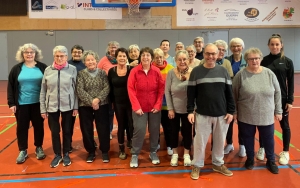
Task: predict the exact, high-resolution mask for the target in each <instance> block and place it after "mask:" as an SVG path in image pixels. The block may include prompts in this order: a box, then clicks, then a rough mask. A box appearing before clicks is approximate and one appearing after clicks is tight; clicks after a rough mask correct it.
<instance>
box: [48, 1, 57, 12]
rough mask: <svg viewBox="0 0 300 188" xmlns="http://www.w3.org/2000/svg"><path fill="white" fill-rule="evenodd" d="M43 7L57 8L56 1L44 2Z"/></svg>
mask: <svg viewBox="0 0 300 188" xmlns="http://www.w3.org/2000/svg"><path fill="white" fill-rule="evenodd" d="M45 4H46V5H45V9H46V10H58V5H57V2H55V1H53V0H50V1H48V2H47V3H45Z"/></svg>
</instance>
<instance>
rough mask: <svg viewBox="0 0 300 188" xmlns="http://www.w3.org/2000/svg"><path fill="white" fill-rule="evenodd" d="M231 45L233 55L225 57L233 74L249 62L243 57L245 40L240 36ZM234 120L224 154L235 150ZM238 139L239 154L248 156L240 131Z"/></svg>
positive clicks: (230, 125) (232, 40)
mask: <svg viewBox="0 0 300 188" xmlns="http://www.w3.org/2000/svg"><path fill="white" fill-rule="evenodd" d="M229 46H230V51H231V52H232V55H231V56H227V57H225V59H227V60H229V62H230V63H231V67H232V72H233V76H235V75H236V74H237V72H239V71H240V70H242V69H243V68H245V67H246V65H247V63H246V60H245V59H244V57H243V53H242V51H243V49H244V48H245V45H244V41H243V40H242V39H240V38H233V39H231V41H230V42H229ZM233 123H234V122H233V121H232V122H231V123H230V124H229V127H228V131H227V135H226V142H227V145H226V146H225V148H224V154H229V153H230V152H231V151H233V150H234V147H233V140H232V135H233ZM238 139H239V145H240V147H239V156H240V157H245V156H246V151H245V146H244V142H243V140H242V139H241V135H240V133H238Z"/></svg>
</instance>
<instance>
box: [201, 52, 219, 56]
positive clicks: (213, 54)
mask: <svg viewBox="0 0 300 188" xmlns="http://www.w3.org/2000/svg"><path fill="white" fill-rule="evenodd" d="M204 54H205V55H206V56H211V55H212V56H215V55H217V53H209V52H205V53H204Z"/></svg>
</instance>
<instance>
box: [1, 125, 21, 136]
mask: <svg viewBox="0 0 300 188" xmlns="http://www.w3.org/2000/svg"><path fill="white" fill-rule="evenodd" d="M16 124H17V122H14V123H12V124H8V126H7V127H6V128H5V129H3V130H2V131H0V135H1V134H3V133H5V132H6V131H7V130H8V129H10V128H11V127H12V126H14V125H16Z"/></svg>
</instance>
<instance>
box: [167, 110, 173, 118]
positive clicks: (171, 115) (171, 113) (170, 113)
mask: <svg viewBox="0 0 300 188" xmlns="http://www.w3.org/2000/svg"><path fill="white" fill-rule="evenodd" d="M168 117H169V119H173V118H174V117H175V112H174V110H169V112H168Z"/></svg>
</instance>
